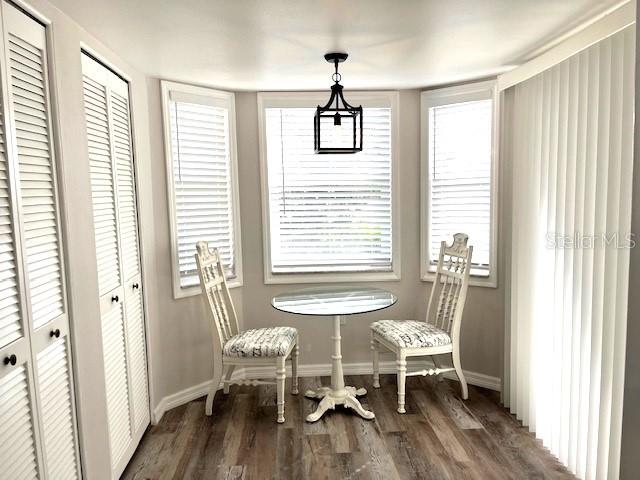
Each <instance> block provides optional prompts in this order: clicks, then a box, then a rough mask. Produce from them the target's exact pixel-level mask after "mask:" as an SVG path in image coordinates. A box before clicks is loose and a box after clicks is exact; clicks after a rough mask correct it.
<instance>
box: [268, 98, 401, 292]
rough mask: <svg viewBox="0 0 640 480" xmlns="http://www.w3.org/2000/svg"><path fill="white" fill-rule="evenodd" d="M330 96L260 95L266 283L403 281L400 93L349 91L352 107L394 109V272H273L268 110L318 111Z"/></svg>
mask: <svg viewBox="0 0 640 480" xmlns="http://www.w3.org/2000/svg"><path fill="white" fill-rule="evenodd" d="M327 96H328V93H327V92H316V91H314V92H258V95H257V103H258V134H259V150H260V184H261V197H262V246H263V271H264V283H265V284H266V285H268V284H290V283H329V282H331V283H335V282H384V281H398V280H400V278H401V269H400V262H401V255H400V241H401V239H400V204H399V202H400V195H399V190H400V189H399V185H400V184H399V173H400V172H399V162H398V158H399V156H398V149H399V141H398V140H399V129H398V119H399V93H398V92H397V91H367V92H362V91H361V92H357V91H350V92H348V93H347V95H346V96H347V99H348V100H349V102H350V103H351V104H353V105H360V104H362V106H363V107H365V108H366V107H389V108H391V270H390V271H386V272H320V273H319V272H313V273H305V272H295V273H274V272H272V270H271V231H270V229H271V220H270V212H269V210H270V209H269V175H268V165H267V162H268V161H267V138H266V128H265V127H266V117H265V110H266V109H267V108H295V107H298V108H309V107H312V108H315V106H316V105H324V103H326V100H327Z"/></svg>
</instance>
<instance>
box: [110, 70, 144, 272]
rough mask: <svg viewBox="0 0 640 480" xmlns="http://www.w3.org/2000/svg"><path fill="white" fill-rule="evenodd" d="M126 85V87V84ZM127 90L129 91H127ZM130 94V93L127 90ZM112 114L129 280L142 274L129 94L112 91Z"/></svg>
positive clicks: (123, 248)
mask: <svg viewBox="0 0 640 480" xmlns="http://www.w3.org/2000/svg"><path fill="white" fill-rule="evenodd" d="M122 83H123V84H124V87H125V88H126V84H125V83H124V82H122ZM125 92H126V90H125ZM127 94H128V92H127ZM111 117H112V125H113V143H114V152H115V164H116V171H117V173H116V177H117V179H118V187H117V191H118V220H119V227H120V248H121V251H122V270H123V275H124V279H125V282H126V281H128V280H129V279H131V278H132V277H133V276H135V275H137V274H139V273H140V263H139V252H138V217H137V208H136V189H135V180H134V173H133V157H132V155H131V134H130V132H131V130H130V125H129V100H128V95H127V96H122V95H120V94H118V93H116V92H115V91H112V93H111Z"/></svg>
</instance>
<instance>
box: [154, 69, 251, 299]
mask: <svg viewBox="0 0 640 480" xmlns="http://www.w3.org/2000/svg"><path fill="white" fill-rule="evenodd" d="M160 90H161V97H162V123H163V133H164V156H165V168H166V174H167V202H168V204H169V205H168V207H169V208H168V211H169V230H170V239H171V271H172V283H173V298H174V299H176V300H177V299H179V298H185V297H190V296H193V295H199V294H200V293H201V292H202V289H201V287H200V285H193V286H189V287H182V286H181V285H180V265H179V256H178V230H177V224H176V220H177V219H176V203H175V202H176V197H175V188H174V184H175V183H174V175H173V154H172V148H171V117H170V113H169V105H170V102H171V99H170V94H171V92H176V93H178V94H181V95H194V96H200V97H210V98H212V99H215V100H218V101H222V102H224V103H226V106H227V108H228V112H229V113H228V118H229V162H230V165H229V173H230V177H231V182H230V183H231V185H230V189H231V210H232V215H231V223H232V228H233V249H234V259H233V260H234V266H235V277H233V278H231V279H229V281H228V282H227V286H228V287H229V288H236V287H241V286H242V283H243V280H242V240H241V232H240V191H239V187H238V154H237V140H236V110H235V95H234V93H233V92H226V91H223V90H215V89H212V88H207V87H199V86H195V85H189V84H185V83H178V82H171V81H167V80H160ZM194 254H195V249H194Z"/></svg>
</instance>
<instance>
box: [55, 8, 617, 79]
mask: <svg viewBox="0 0 640 480" xmlns="http://www.w3.org/2000/svg"><path fill="white" fill-rule="evenodd" d="M50 1H51V2H52V3H53V4H54V5H56V6H58V7H59V8H60V9H61V10H62V11H64V12H66V13H67V14H68V15H70V16H71V17H73V18H74V19H75V20H76V21H77V22H78V23H79V24H80V25H82V26H83V27H84V28H85V29H86V30H87V31H89V32H91V33H92V34H93V35H94V36H96V37H97V38H98V39H99V40H101V41H102V42H103V43H104V44H105V45H107V46H108V47H110V48H111V49H112V50H114V51H115V52H117V53H118V54H119V55H120V56H121V57H122V58H123V59H124V60H126V61H128V62H129V63H131V64H132V65H134V66H136V67H137V68H139V69H140V70H142V71H143V72H145V73H147V74H150V75H153V76H158V77H162V78H167V79H172V80H182V81H188V82H192V83H200V84H205V85H212V86H217V87H220V88H227V89H233V90H285V89H317V88H322V89H326V88H327V87H328V85H330V83H331V82H330V75H331V66H330V65H329V64H327V63H325V61H324V59H323V55H324V54H325V53H326V52H329V51H346V52H348V53H349V60H348V61H347V63H346V64H343V66H342V68H341V72H342V74H343V82H342V83H343V84H344V85H345V87H346V88H409V87H425V86H431V85H440V84H445V83H453V82H458V81H463V80H468V79H473V78H480V77H486V76H490V75H495V74H496V73H499V72H502V71H505V70H508V69H510V68H512V67H513V66H514V65H517V64H518V63H521V62H522V61H523V59H525V58H527V55H528V54H530V53H531V52H532V51H534V50H536V49H539V48H540V47H541V46H543V45H545V44H546V43H548V42H549V41H550V40H552V39H553V38H555V37H557V36H558V35H560V34H562V33H565V32H567V31H568V30H570V29H571V28H573V27H575V26H576V25H578V24H580V23H582V22H583V21H584V20H586V19H588V18H590V17H592V16H593V15H595V14H597V13H600V12H602V11H603V10H605V9H606V8H608V7H610V6H611V5H612V4H615V3H617V2H618V1H619V0H529V1H527V0H262V1H261V0H181V1H179V0H173V1H172V0H50Z"/></svg>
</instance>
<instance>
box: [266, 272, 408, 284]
mask: <svg viewBox="0 0 640 480" xmlns="http://www.w3.org/2000/svg"><path fill="white" fill-rule="evenodd" d="M398 280H400V272H397V271H391V272H327V273H271V272H266V273H265V276H264V283H265V285H270V284H286V283H340V282H394V281H398Z"/></svg>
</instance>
